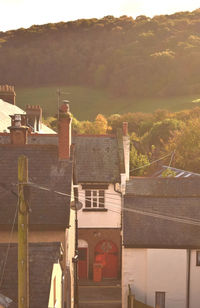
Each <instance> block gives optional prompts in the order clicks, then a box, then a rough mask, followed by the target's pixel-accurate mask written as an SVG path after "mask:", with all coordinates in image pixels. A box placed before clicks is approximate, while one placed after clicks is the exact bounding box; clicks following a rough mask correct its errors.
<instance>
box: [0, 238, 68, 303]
mask: <svg viewBox="0 0 200 308" xmlns="http://www.w3.org/2000/svg"><path fill="white" fill-rule="evenodd" d="M7 246H8V243H4V244H0V260H1V262H0V272H1V274H2V270H3V267H4V262H3V260H4V259H5V255H6V252H7ZM17 250H18V248H17V244H14V243H12V244H11V245H10V249H9V254H8V258H7V262H6V263H5V268H4V275H3V279H2V280H1V292H2V294H3V295H4V296H6V297H7V298H9V299H10V300H11V301H10V304H9V302H8V304H9V305H8V307H12V308H17V307H18V305H17V302H18V282H17V279H16V277H17V275H18V272H17V269H18V266H17ZM62 253H63V251H62V245H61V243H59V242H48V243H47V242H46V243H31V244H30V245H29V271H30V277H29V286H30V292H29V297H30V301H29V303H30V307H34V308H46V307H49V308H51V307H58V308H61V307H63V303H62V286H63V284H62V273H63V269H62V257H63V256H62ZM1 277H2V276H1ZM4 307H6V306H4Z"/></svg>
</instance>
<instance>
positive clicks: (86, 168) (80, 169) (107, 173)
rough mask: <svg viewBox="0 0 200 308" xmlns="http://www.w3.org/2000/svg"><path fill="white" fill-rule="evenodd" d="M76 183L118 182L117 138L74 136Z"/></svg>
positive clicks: (107, 136)
mask: <svg viewBox="0 0 200 308" xmlns="http://www.w3.org/2000/svg"><path fill="white" fill-rule="evenodd" d="M73 143H75V144H76V150H75V153H76V154H75V155H76V171H77V181H78V183H91V182H96V183H114V182H119V181H120V163H119V153H118V143H117V138H116V137H113V136H109V135H105V136H101V135H100V136H93V135H91V136H84V135H81V136H74V137H73Z"/></svg>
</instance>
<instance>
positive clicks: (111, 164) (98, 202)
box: [73, 123, 130, 279]
mask: <svg viewBox="0 0 200 308" xmlns="http://www.w3.org/2000/svg"><path fill="white" fill-rule="evenodd" d="M73 142H74V143H75V159H76V163H75V165H76V168H75V169H76V176H77V178H76V180H77V183H78V192H79V200H80V201H81V202H82V204H83V207H82V209H80V210H79V211H78V233H79V236H78V238H79V240H78V247H79V279H93V277H94V267H95V264H99V263H100V265H101V266H102V272H101V275H102V277H101V279H104V278H112V279H119V278H120V275H121V206H122V193H123V191H124V188H125V183H126V180H127V179H128V178H129V146H130V141H129V136H128V124H127V123H124V124H123V134H122V132H121V133H120V132H119V133H118V135H117V136H116V135H77V136H74V137H73Z"/></svg>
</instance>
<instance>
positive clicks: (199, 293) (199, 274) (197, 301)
mask: <svg viewBox="0 0 200 308" xmlns="http://www.w3.org/2000/svg"><path fill="white" fill-rule="evenodd" d="M190 271H191V272H190V277H191V282H190V307H191V308H199V307H200V266H196V250H192V251H191V263H190Z"/></svg>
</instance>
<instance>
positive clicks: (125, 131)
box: [123, 122, 128, 136]
mask: <svg viewBox="0 0 200 308" xmlns="http://www.w3.org/2000/svg"><path fill="white" fill-rule="evenodd" d="M123 136H128V122H123Z"/></svg>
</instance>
